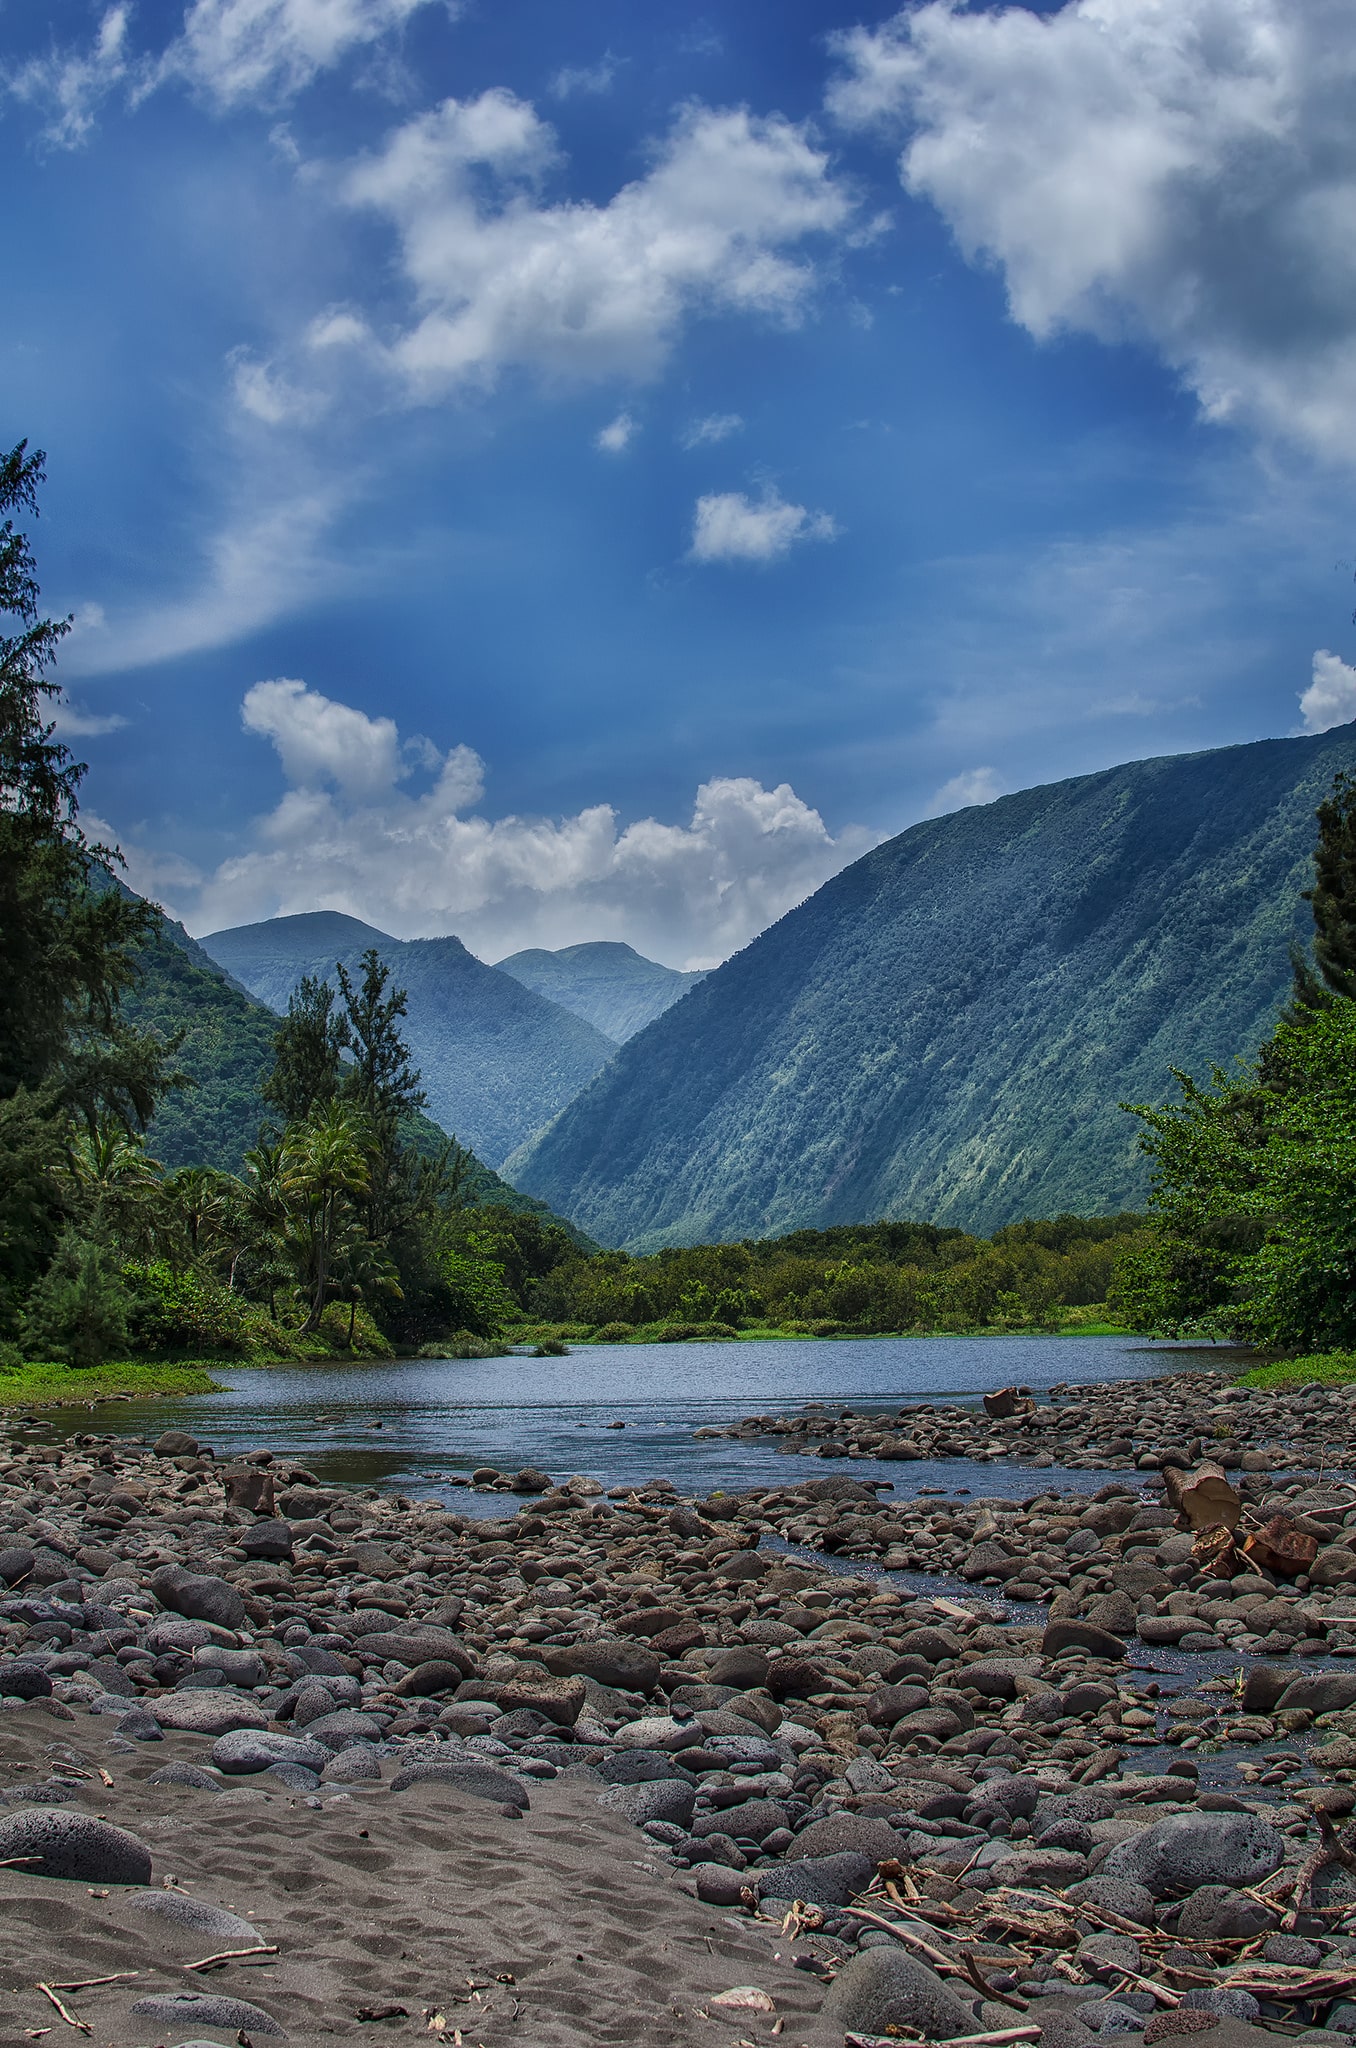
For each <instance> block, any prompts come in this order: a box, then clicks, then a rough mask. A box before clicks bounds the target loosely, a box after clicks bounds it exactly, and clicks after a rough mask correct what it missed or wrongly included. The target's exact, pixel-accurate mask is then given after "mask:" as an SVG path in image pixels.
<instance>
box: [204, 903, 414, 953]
mask: <svg viewBox="0 0 1356 2048" xmlns="http://www.w3.org/2000/svg"><path fill="white" fill-rule="evenodd" d="M245 932H248V933H249V934H250V943H251V947H252V949H253V950H254V951H255V952H256V953H257V952H260V951H263V950H266V949H270V948H271V949H273V950H275V951H276V952H277V953H279V954H282V953H285V952H286V953H294V952H296V951H297V950H299V949H300V948H303V947H308V948H314V949H316V950H318V951H322V952H323V951H324V950H325V949H327V948H328V947H330V946H333V947H335V949H336V952H337V953H339V952H346V951H347V950H348V949H349V948H350V947H353V946H362V947H367V946H394V945H395V944H397V941H396V940H395V939H393V938H392V937H391V936H390V934H389V933H388V932H379V931H378V930H377V928H376V926H375V925H371V924H364V923H363V921H362V919H361V918H360V917H350V916H349V914H348V912H347V911H346V910H297V911H292V912H290V913H289V914H288V915H287V916H286V917H268V918H263V919H261V920H260V922H259V923H258V924H237V925H230V926H228V927H227V928H226V929H225V930H223V931H219V932H208V933H207V935H206V937H205V938H202V939H200V940H199V941H198V943H199V945H201V946H203V947H205V948H206V950H207V951H208V952H209V953H211V954H212V957H213V959H215V958H216V954H215V952H214V951H213V948H214V947H215V946H216V944H217V942H218V940H220V941H222V942H223V943H224V944H231V943H233V942H235V941H237V940H239V939H240V938H241V936H242V934H244V933H245Z"/></svg>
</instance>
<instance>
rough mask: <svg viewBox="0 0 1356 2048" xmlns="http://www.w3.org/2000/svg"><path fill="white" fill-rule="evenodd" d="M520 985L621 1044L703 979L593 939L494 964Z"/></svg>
mask: <svg viewBox="0 0 1356 2048" xmlns="http://www.w3.org/2000/svg"><path fill="white" fill-rule="evenodd" d="M499 970H500V972H501V973H502V974H511V975H512V976H513V978H514V980H515V981H520V982H522V984H523V986H524V988H531V989H535V990H536V992H537V994H538V995H539V996H548V997H549V998H550V1000H551V1001H552V1002H555V1003H559V1004H560V1006H561V1008H562V1009H565V1010H573V1012H574V1014H575V1016H576V1017H583V1018H585V1019H587V1021H588V1022H589V1023H590V1024H592V1025H593V1026H594V1027H595V1029H597V1030H599V1031H601V1032H602V1033H603V1034H604V1036H605V1037H607V1038H610V1039H612V1040H613V1041H614V1042H615V1043H616V1044H617V1045H624V1044H625V1042H626V1040H627V1039H628V1038H634V1037H635V1035H636V1033H637V1031H643V1030H644V1029H645V1026H646V1025H647V1024H652V1023H653V1022H654V1020H655V1018H656V1017H662V1016H663V1014H664V1012H665V1010H667V1009H671V1008H672V1006H673V1004H674V1003H676V1002H677V1001H678V999H679V997H680V996H685V995H686V994H687V992H688V990H689V989H690V988H695V987H696V986H697V983H698V982H699V981H704V980H705V978H706V977H705V975H704V974H701V973H695V974H684V973H682V972H680V970H679V969H678V968H676V967H663V966H661V965H660V963H659V961H657V960H647V959H646V958H645V956H644V955H643V954H642V953H637V952H636V950H635V948H634V947H633V946H623V945H620V944H619V943H617V942H616V941H615V940H608V939H597V940H594V941H593V942H592V943H591V944H588V945H583V946H562V947H561V948H560V950H559V951H558V952H555V953H550V952H547V951H546V950H545V949H544V948H543V947H540V946H534V947H530V948H529V949H528V950H527V952H525V953H510V955H509V957H508V958H507V960H501V961H500V962H499Z"/></svg>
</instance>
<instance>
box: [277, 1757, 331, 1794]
mask: <svg viewBox="0 0 1356 2048" xmlns="http://www.w3.org/2000/svg"><path fill="white" fill-rule="evenodd" d="M265 1776H266V1777H268V1778H269V1779H271V1780H272V1782H273V1783H274V1784H276V1785H284V1786H286V1788H287V1790H288V1791H289V1792H318V1791H319V1790H320V1774H319V1772H318V1771H308V1770H307V1769H306V1768H305V1766H304V1765H303V1764H270V1765H269V1767H268V1770H267V1771H266V1773H265Z"/></svg>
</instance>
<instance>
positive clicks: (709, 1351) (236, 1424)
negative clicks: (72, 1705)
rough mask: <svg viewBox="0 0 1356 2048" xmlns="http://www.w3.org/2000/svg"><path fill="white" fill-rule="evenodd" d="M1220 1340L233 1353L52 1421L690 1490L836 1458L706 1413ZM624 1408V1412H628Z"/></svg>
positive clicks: (300, 1451)
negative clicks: (161, 1388) (785, 1450)
mask: <svg viewBox="0 0 1356 2048" xmlns="http://www.w3.org/2000/svg"><path fill="white" fill-rule="evenodd" d="M1235 1357H1236V1354H1233V1353H1231V1352H1229V1351H1227V1350H1225V1349H1223V1347H1221V1348H1220V1349H1218V1350H1212V1349H1211V1348H1210V1347H1209V1346H1181V1345H1161V1344H1149V1343H1146V1342H1144V1341H1142V1340H1140V1339H1138V1338H1128V1337H1051V1336H1018V1337H922V1338H907V1337H904V1338H901V1337H868V1338H857V1339H853V1340H851V1341H835V1340H832V1339H818V1340H815V1339H797V1338H786V1339H778V1340H769V1341H766V1342H754V1343H744V1344H734V1343H728V1342H727V1343H716V1344H701V1343H685V1344H648V1345H624V1344H608V1345H603V1344H589V1345H584V1346H581V1347H579V1349H577V1350H575V1351H573V1352H571V1354H570V1355H569V1356H568V1357H567V1358H530V1357H521V1356H513V1357H510V1358H491V1359H472V1360H458V1359H411V1360H405V1361H401V1362H398V1363H390V1364H360V1365H346V1364H326V1365H306V1366H275V1367H267V1368H252V1369H248V1370H246V1369H238V1370H233V1369H232V1368H231V1367H230V1366H229V1365H226V1366H221V1367H214V1368H213V1371H214V1373H216V1374H217V1375H218V1377H219V1378H220V1379H221V1380H222V1381H223V1382H224V1386H225V1391H224V1392H221V1393H217V1394H195V1395H185V1396H179V1397H177V1398H175V1399H172V1400H163V1401H139V1402H137V1403H136V1404H135V1406H129V1405H127V1404H126V1403H122V1402H103V1403H100V1404H97V1405H96V1406H95V1407H94V1408H93V1409H92V1410H77V1409H63V1410H55V1411H49V1412H48V1413H46V1414H44V1415H42V1416H41V1417H40V1418H36V1419H35V1420H34V1422H33V1423H32V1424H31V1425H29V1426H30V1427H33V1428H36V1429H37V1430H38V1431H40V1432H41V1433H42V1434H43V1435H54V1434H56V1435H60V1434H71V1433H77V1432H79V1431H82V1430H91V1429H93V1430H112V1431H115V1432H116V1433H118V1434H119V1435H127V1434H130V1433H133V1432H134V1433H135V1434H137V1435H139V1436H144V1437H151V1438H153V1437H155V1436H157V1435H158V1434H159V1433H160V1431H161V1430H162V1429H167V1428H170V1427H175V1428H182V1429H187V1430H190V1431H191V1432H192V1433H193V1434H194V1435H196V1436H197V1437H199V1438H200V1439H201V1440H203V1441H205V1442H208V1443H211V1444H212V1446H213V1447H214V1449H215V1450H216V1452H217V1454H218V1456H227V1455H233V1454H239V1453H240V1452H242V1451H247V1450H250V1449H252V1448H254V1447H256V1446H261V1445H267V1446H268V1448H269V1449H271V1450H273V1451H274V1452H276V1453H277V1454H278V1455H279V1456H280V1457H285V1458H288V1459H291V1460H293V1461H294V1462H296V1463H298V1464H301V1465H304V1466H306V1467H307V1468H308V1469H309V1470H310V1471H312V1472H314V1473H315V1474H316V1475H317V1476H318V1477H319V1478H320V1479H321V1480H323V1481H328V1482H330V1483H336V1484H338V1483H342V1484H345V1485H350V1486H351V1485H359V1486H364V1485H365V1486H380V1487H382V1488H383V1489H385V1490H388V1491H400V1492H405V1493H408V1494H411V1495H425V1496H428V1495H436V1496H438V1497H440V1498H443V1499H446V1500H447V1501H448V1502H449V1503H451V1502H453V1501H455V1502H456V1504H457V1505H458V1506H459V1507H461V1508H462V1509H463V1510H465V1511H469V1512H471V1513H485V1514H494V1513H500V1514H502V1513H503V1511H504V1496H503V1495H502V1494H493V1493H476V1494H472V1493H470V1492H469V1491H467V1490H465V1489H464V1488H459V1487H456V1486H455V1485H453V1484H452V1483H451V1480H452V1477H453V1475H459V1476H460V1477H461V1478H463V1479H465V1478H466V1477H467V1476H469V1474H470V1472H471V1471H472V1470H473V1468H475V1467H477V1466H482V1465H493V1466H497V1467H498V1468H499V1469H501V1470H505V1471H516V1470H518V1469H519V1468H520V1467H522V1466H524V1465H535V1466H539V1467H540V1468H542V1469H543V1470H544V1471H546V1472H549V1473H550V1474H551V1476H552V1477H553V1478H555V1479H565V1478H568V1477H570V1475H571V1474H573V1473H576V1472H583V1473H587V1474H588V1475H589V1476H590V1477H591V1478H595V1479H598V1480H601V1481H602V1483H603V1485H604V1486H617V1485H622V1484H630V1485H634V1484H637V1483H639V1482H642V1481H644V1480H647V1479H655V1478H665V1479H671V1480H672V1481H673V1483H674V1484H675V1486H677V1487H678V1488H679V1490H680V1491H682V1492H684V1493H707V1492H710V1491H711V1490H712V1489H713V1488H715V1487H726V1488H733V1487H740V1486H752V1485H755V1484H757V1483H758V1482H760V1481H762V1482H764V1483H768V1484H771V1483H776V1482H782V1483H792V1482H794V1481H797V1480H801V1479H806V1478H810V1477H812V1476H818V1475H820V1474H822V1473H823V1472H825V1471H826V1470H833V1469H835V1468H834V1467H833V1466H824V1465H820V1464H819V1463H818V1462H817V1461H812V1460H809V1459H805V1458H796V1459H793V1458H789V1457H786V1456H784V1455H782V1454H781V1453H780V1452H779V1451H777V1450H776V1449H775V1448H774V1447H773V1445H772V1444H771V1443H768V1444H750V1443H732V1442H709V1441H707V1442H701V1443H698V1442H695V1441H694V1438H693V1433H694V1431H695V1430H697V1429H699V1428H700V1427H701V1426H702V1425H703V1424H710V1423H725V1422H730V1421H733V1420H735V1419H736V1418H737V1417H739V1416H742V1415H747V1414H767V1413H784V1412H794V1411H797V1410H799V1409H801V1408H803V1407H805V1406H806V1405H808V1404H809V1403H811V1402H820V1403H822V1404H824V1405H825V1406H828V1407H844V1406H851V1407H854V1408H864V1409H884V1408H892V1407H896V1406H898V1405H900V1404H901V1403H904V1402H915V1401H929V1400H936V1401H943V1400H948V1399H951V1400H957V1399H958V1400H962V1401H967V1402H974V1401H977V1400H978V1398H979V1396H980V1395H981V1394H983V1393H985V1392H988V1391H991V1390H993V1389H994V1388H997V1387H1002V1386H1008V1385H1013V1384H1018V1385H1024V1386H1028V1387H1031V1388H1032V1389H1033V1390H1035V1391H1037V1392H1041V1391H1044V1390H1046V1389H1048V1388H1049V1387H1050V1386H1052V1385H1056V1384H1058V1383H1060V1382H1065V1383H1071V1384H1088V1383H1091V1382H1096V1381H1103V1380H1124V1379H1144V1378H1148V1377H1152V1376H1154V1375H1157V1374H1161V1373H1165V1372H1171V1371H1174V1370H1177V1369H1180V1368H1183V1367H1186V1366H1197V1367H1199V1366H1200V1365H1202V1364H1206V1363H1211V1364H1214V1365H1216V1366H1217V1367H1224V1366H1228V1365H1230V1364H1231V1363H1233V1361H1234V1359H1235ZM619 1425H621V1426H619ZM873 1470H874V1471H876V1472H879V1474H880V1475H881V1476H882V1477H884V1478H887V1479H888V1480H890V1481H891V1482H892V1483H893V1487H894V1489H895V1491H896V1493H897V1494H899V1495H900V1496H903V1495H905V1494H909V1495H912V1494H914V1493H917V1492H918V1491H919V1489H920V1488H922V1489H928V1488H936V1489H945V1490H946V1491H948V1492H957V1491H962V1490H966V1491H976V1492H983V1493H991V1494H1000V1493H1006V1494H1027V1493H1031V1492H1033V1491H1034V1490H1035V1489H1036V1487H1037V1485H1038V1484H1039V1483H1040V1482H1039V1481H1037V1480H1035V1479H1034V1478H1033V1467H1032V1466H1031V1465H1030V1464H1029V1463H1027V1464H1016V1463H1012V1464H1008V1463H996V1464H991V1465H989V1464H986V1465H983V1466H980V1465H977V1464H974V1463H971V1462H970V1461H968V1460H963V1459H957V1460H948V1461H940V1462H929V1461H921V1462H918V1463H914V1464H908V1465H900V1464H888V1465H881V1466H878V1467H874V1468H873ZM1105 1481H1106V1474H1105V1473H1099V1472H1068V1471H1063V1470H1061V1471H1060V1472H1059V1475H1058V1479H1057V1481H1056V1482H1054V1483H1057V1484H1058V1485H1060V1486H1061V1487H1063V1488H1079V1487H1082V1488H1086V1489H1089V1490H1095V1489H1096V1488H1097V1487H1098V1486H1100V1485H1103V1484H1105Z"/></svg>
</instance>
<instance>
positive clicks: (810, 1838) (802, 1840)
mask: <svg viewBox="0 0 1356 2048" xmlns="http://www.w3.org/2000/svg"><path fill="white" fill-rule="evenodd" d="M735 1811H736V1813H738V1808H736V1809H735ZM736 1832H739V1830H736ZM907 1839H908V1838H907V1836H905V1835H902V1834H901V1833H900V1831H899V1829H898V1828H892V1827H891V1825H890V1823H889V1821H888V1820H881V1819H880V1818H879V1817H878V1816H876V1815H873V1814H865V1813H826V1814H825V1815H824V1816H823V1818H822V1819H820V1820H812V1821H811V1822H810V1823H809V1825H808V1826H807V1827H803V1828H802V1829H801V1831H800V1833H799V1834H798V1835H797V1836H796V1839H795V1842H794V1843H793V1844H792V1849H793V1853H794V1854H795V1855H796V1856H798V1857H804V1856H841V1855H842V1854H843V1853H844V1852H845V1851H846V1850H851V1851H853V1852H854V1853H855V1854H856V1855H858V1856H865V1857H866V1858H867V1860H868V1861H869V1862H870V1863H871V1864H872V1865H873V1866H874V1865H875V1864H877V1863H882V1862H884V1860H885V1858H886V1857H887V1856H902V1855H903V1854H904V1850H905V1844H906V1841H907Z"/></svg>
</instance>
